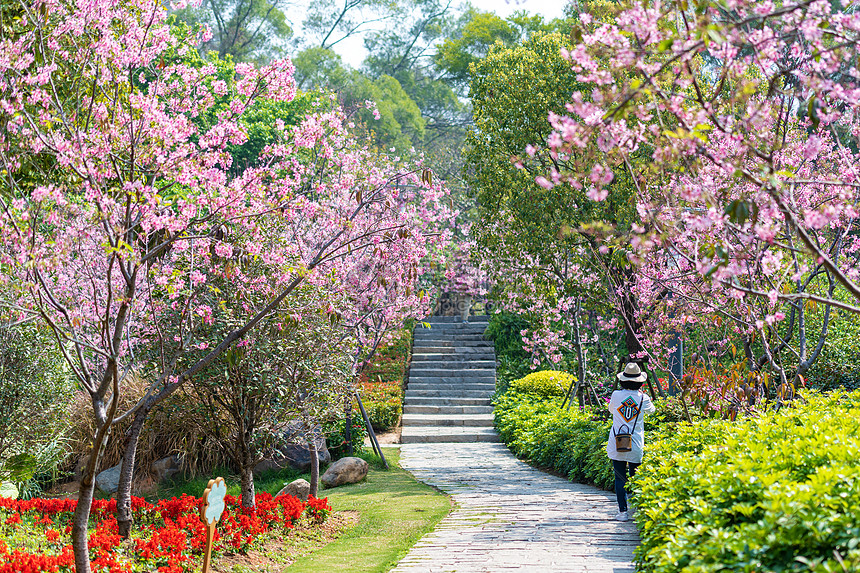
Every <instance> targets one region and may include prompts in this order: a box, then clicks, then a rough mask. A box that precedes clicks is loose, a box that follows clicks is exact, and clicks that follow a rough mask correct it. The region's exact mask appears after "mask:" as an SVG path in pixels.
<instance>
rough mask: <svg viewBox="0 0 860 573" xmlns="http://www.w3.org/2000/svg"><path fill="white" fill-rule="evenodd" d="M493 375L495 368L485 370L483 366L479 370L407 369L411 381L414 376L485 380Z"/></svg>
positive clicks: (464, 368)
mask: <svg viewBox="0 0 860 573" xmlns="http://www.w3.org/2000/svg"><path fill="white" fill-rule="evenodd" d="M495 373H496V369H495V368H487V367H485V366H482V367H479V368H466V367H463V368H416V367H414V366H413V367H411V368H410V369H409V378H410V379H411V378H413V377H415V376H442V377H446V376H458V377H467V376H468V377H471V376H478V377H485V378H494V377H495Z"/></svg>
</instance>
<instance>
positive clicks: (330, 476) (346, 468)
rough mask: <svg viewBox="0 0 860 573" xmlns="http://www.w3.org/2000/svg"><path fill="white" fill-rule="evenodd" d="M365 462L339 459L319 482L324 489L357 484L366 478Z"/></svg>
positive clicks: (366, 467) (366, 466)
mask: <svg viewBox="0 0 860 573" xmlns="http://www.w3.org/2000/svg"><path fill="white" fill-rule="evenodd" d="M367 469H368V465H367V462H366V461H364V460H363V459H361V458H341V459H339V460H337V461H336V462H335V463H333V464H332V465H331V466H329V468H328V469H327V470H326V472H325V473H324V474H323V476H322V477H321V478H320V481H321V482H322V483H323V485H325V486H326V487H337V486H339V485H344V484H348V483H357V482H360V481H361V480H363V479H364V478H365V477H367Z"/></svg>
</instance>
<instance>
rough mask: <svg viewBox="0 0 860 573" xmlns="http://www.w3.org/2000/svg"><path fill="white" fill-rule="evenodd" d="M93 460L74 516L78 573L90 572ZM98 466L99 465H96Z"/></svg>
mask: <svg viewBox="0 0 860 573" xmlns="http://www.w3.org/2000/svg"><path fill="white" fill-rule="evenodd" d="M92 457H94V458H100V457H101V456H99V454H98V452H97V451H95V450H93V453H92ZM92 466H93V464H92V460H91V461H90V463H89V464H87V469H86V471H85V473H84V479H83V480H82V481H81V489H80V491H79V492H78V506H77V507H76V508H75V515H74V517H73V518H72V550H73V551H74V553H75V571H77V572H78V573H90V548H89V547H88V546H87V541H88V538H87V524H88V523H89V520H90V507H91V506H92V504H93V490H95V485H96V484H95V469H90V468H92ZM96 467H98V466H96Z"/></svg>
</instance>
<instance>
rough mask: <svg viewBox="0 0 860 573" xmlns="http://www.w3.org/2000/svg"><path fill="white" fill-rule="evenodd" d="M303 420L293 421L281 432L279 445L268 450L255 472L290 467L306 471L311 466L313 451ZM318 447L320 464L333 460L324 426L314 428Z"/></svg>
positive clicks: (255, 467)
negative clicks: (306, 437) (306, 436)
mask: <svg viewBox="0 0 860 573" xmlns="http://www.w3.org/2000/svg"><path fill="white" fill-rule="evenodd" d="M302 428H303V427H302V425H301V422H292V423H291V424H289V425H288V426H287V427H286V429H285V430H284V431H283V432H282V433H281V435H280V439H279V441H278V443H277V445H276V446H275V447H274V448H273V449H272V450H271V451H270V452H268V455H267V456H266V459H264V460H263V461H261V462H260V463H258V464H257V465H256V466H254V473H255V474H258V473H261V472H266V471H270V470H281V469H284V468H285V467H290V468H292V469H294V470H296V471H300V472H306V471H308V470H309V469H310V468H311V452H310V448H308V442H307V440H306V439H305V433H304V431H303V430H302ZM314 436H315V442H316V447H317V459H318V460H319V462H320V464H327V463H329V462H331V454H330V453H329V451H328V448H327V447H326V443H325V436H323V435H322V428H321V427H319V426H317V427H316V428H315V429H314Z"/></svg>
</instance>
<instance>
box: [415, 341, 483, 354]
mask: <svg viewBox="0 0 860 573" xmlns="http://www.w3.org/2000/svg"><path fill="white" fill-rule="evenodd" d="M440 347H441V348H453V349H454V350H457V351H459V352H463V351H465V350H467V349H469V348H476V349H482V350H492V349H493V348H494V345H493V343H492V342H490V341H489V340H460V341H459V342H452V341H451V340H448V339H447V338H438V339H427V340H419V339H414V340H413V341H412V350H413V351H415V350H416V349H417V350H421V349H424V348H440Z"/></svg>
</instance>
